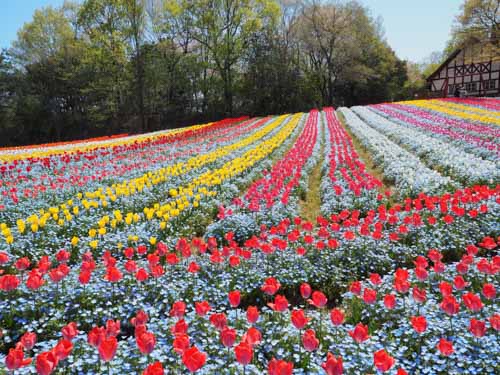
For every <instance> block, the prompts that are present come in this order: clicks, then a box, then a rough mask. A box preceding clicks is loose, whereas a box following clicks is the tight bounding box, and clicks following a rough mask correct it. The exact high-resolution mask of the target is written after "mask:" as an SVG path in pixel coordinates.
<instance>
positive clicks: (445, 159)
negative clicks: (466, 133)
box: [353, 107, 500, 186]
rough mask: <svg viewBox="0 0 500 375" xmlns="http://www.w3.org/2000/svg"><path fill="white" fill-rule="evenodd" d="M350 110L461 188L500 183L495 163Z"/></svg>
mask: <svg viewBox="0 0 500 375" xmlns="http://www.w3.org/2000/svg"><path fill="white" fill-rule="evenodd" d="M353 110H354V112H355V113H356V114H358V115H359V116H361V118H362V119H363V120H364V121H366V123H367V124H369V125H370V126H372V127H373V128H374V129H376V130H377V131H379V132H381V133H382V134H384V135H386V136H388V137H389V138H390V139H392V140H394V141H395V142H397V143H398V144H400V145H402V146H404V147H405V148H407V149H408V150H410V151H411V152H412V153H414V154H416V155H418V156H419V157H420V158H421V160H423V161H425V163H426V164H427V165H429V166H430V167H431V168H432V169H436V170H440V171H442V173H443V174H446V175H448V176H450V177H451V178H452V179H454V180H456V181H459V182H460V183H462V184H463V185H464V186H470V185H473V184H478V183H483V184H484V183H486V184H496V183H498V182H500V168H499V167H498V165H497V164H496V163H494V162H491V161H488V160H483V159H481V158H478V157H476V156H474V155H472V154H469V153H466V152H464V150H463V149H459V148H456V147H454V146H453V145H451V144H450V143H447V142H443V141H441V140H438V139H435V138H432V137H430V136H428V135H426V134H424V133H421V132H420V131H418V130H414V129H413V128H410V127H405V126H401V125H400V124H398V123H396V122H393V121H390V120H388V119H386V118H384V117H382V116H380V115H378V114H376V113H375V112H373V111H371V110H369V109H368V108H366V107H354V108H353ZM391 120H393V119H392V118H391ZM395 121H398V120H395ZM398 122H399V121H398Z"/></svg>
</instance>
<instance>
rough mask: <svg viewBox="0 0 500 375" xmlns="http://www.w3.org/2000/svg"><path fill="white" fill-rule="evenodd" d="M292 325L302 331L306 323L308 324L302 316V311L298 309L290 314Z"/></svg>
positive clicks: (304, 316) (306, 319)
mask: <svg viewBox="0 0 500 375" xmlns="http://www.w3.org/2000/svg"><path fill="white" fill-rule="evenodd" d="M290 318H291V320H292V323H293V325H294V326H295V328H297V329H302V328H304V327H305V326H306V324H307V322H309V320H310V319H309V318H307V317H306V315H305V314H304V310H302V309H298V310H293V311H292V314H291V316H290Z"/></svg>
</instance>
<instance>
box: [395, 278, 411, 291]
mask: <svg viewBox="0 0 500 375" xmlns="http://www.w3.org/2000/svg"><path fill="white" fill-rule="evenodd" d="M394 289H396V291H397V292H398V293H402V294H404V293H406V292H408V290H409V289H410V283H409V282H408V280H406V279H402V278H396V279H395V280H394Z"/></svg>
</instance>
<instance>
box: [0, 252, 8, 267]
mask: <svg viewBox="0 0 500 375" xmlns="http://www.w3.org/2000/svg"><path fill="white" fill-rule="evenodd" d="M8 261H9V254H7V253H6V252H3V251H0V265H4V264H5V263H7V262H8Z"/></svg>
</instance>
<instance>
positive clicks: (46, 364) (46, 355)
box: [35, 350, 59, 375]
mask: <svg viewBox="0 0 500 375" xmlns="http://www.w3.org/2000/svg"><path fill="white" fill-rule="evenodd" d="M58 363H59V359H58V358H57V355H56V353H55V352H54V351H53V350H51V351H48V352H43V353H40V354H38V355H37V356H36V362H35V367H36V372H37V373H38V374H39V375H50V374H52V372H54V370H55V369H56V367H57V364H58Z"/></svg>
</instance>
